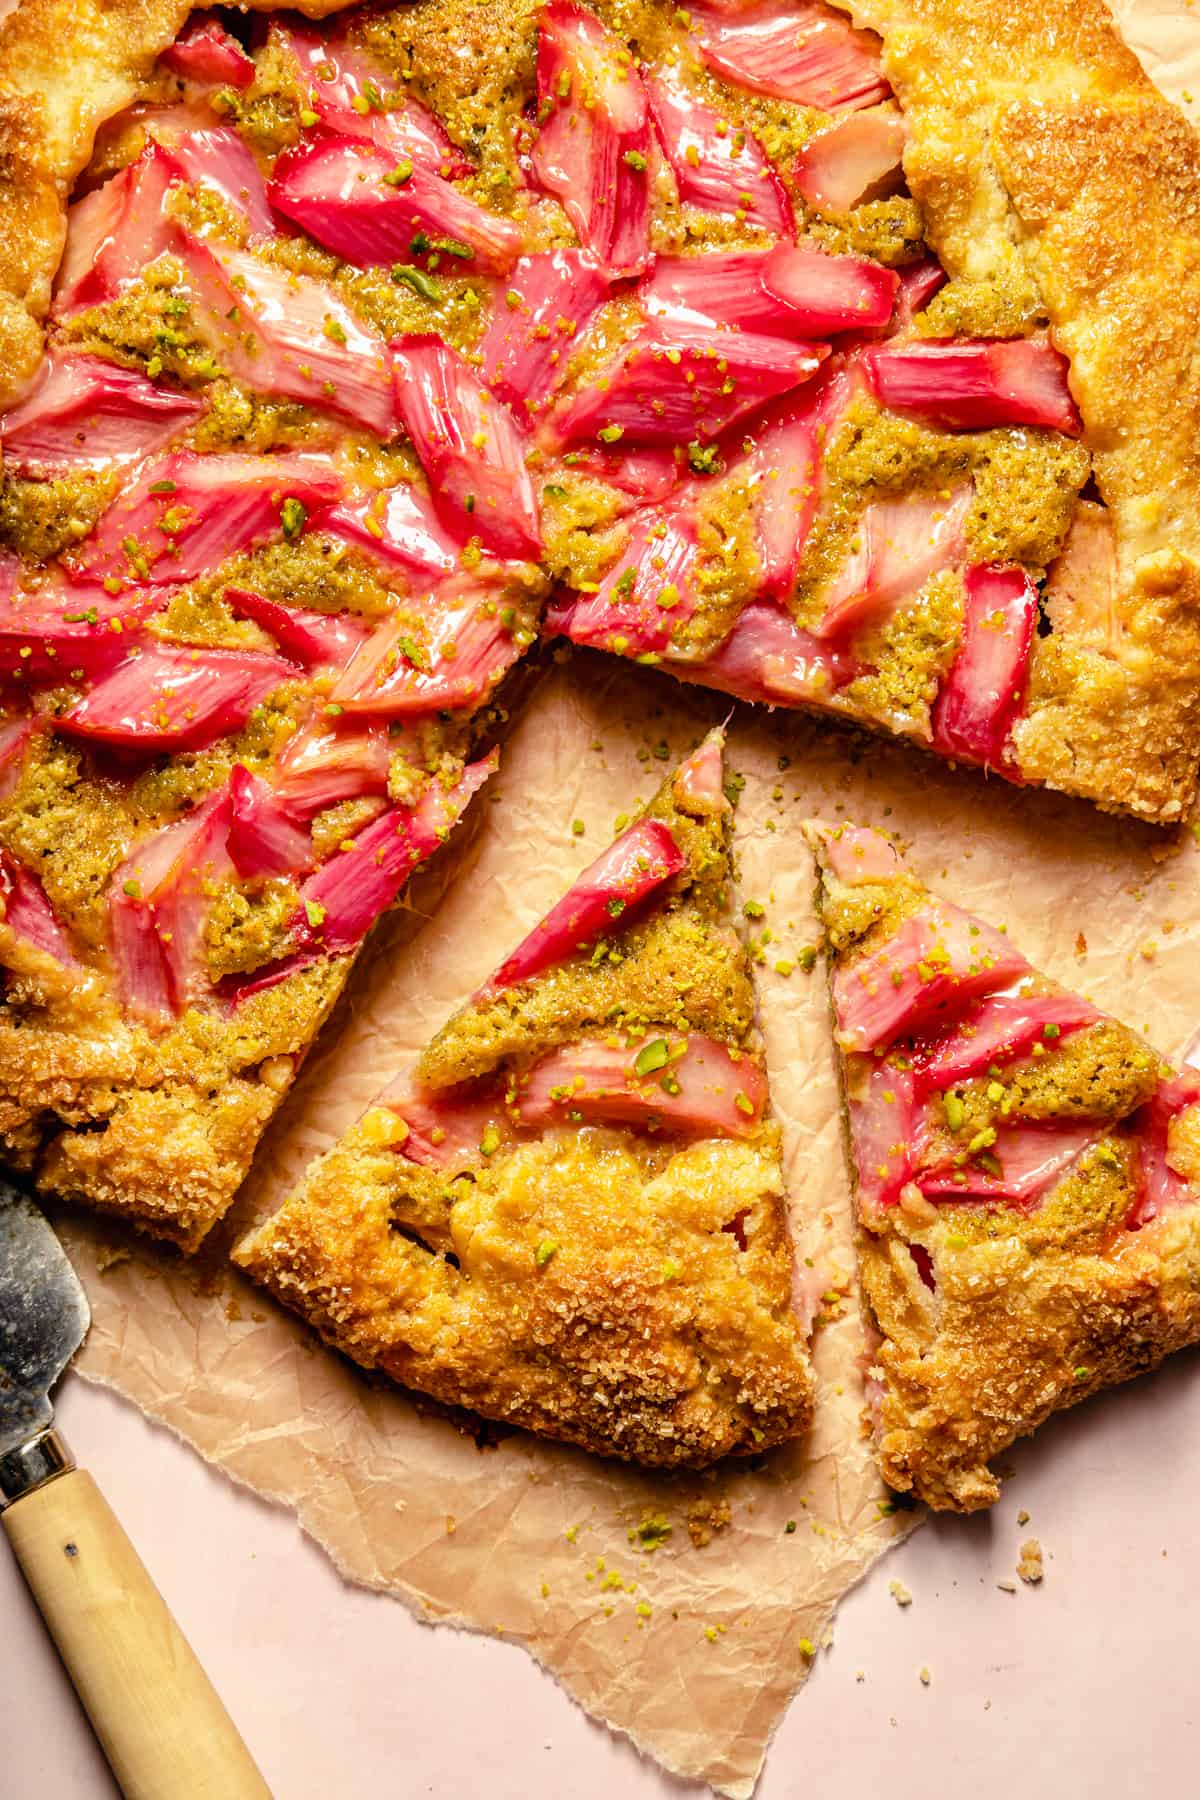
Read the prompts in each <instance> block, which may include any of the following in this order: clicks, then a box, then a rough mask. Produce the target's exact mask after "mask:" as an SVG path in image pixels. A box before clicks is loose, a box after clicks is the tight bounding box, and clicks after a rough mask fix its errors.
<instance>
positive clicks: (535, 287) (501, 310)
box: [479, 250, 609, 418]
mask: <svg viewBox="0 0 1200 1800" xmlns="http://www.w3.org/2000/svg"><path fill="white" fill-rule="evenodd" d="M608 289H609V281H608V277H607V276H606V275H605V274H604V272H603V270H602V268H601V266H600V263H599V262H598V261H597V259H596V258H595V257H594V256H593V255H592V254H591V252H590V251H587V250H539V251H537V252H536V253H535V254H534V255H533V256H522V257H520V258H519V259H518V261H517V262H516V263H514V264H513V267H512V270H511V271H510V273H509V274H508V276H507V277H506V279H505V282H504V285H503V287H501V288H498V289H497V292H496V298H495V301H494V303H493V306H492V316H491V320H490V322H489V325H488V329H487V331H486V332H485V334H484V338H483V342H482V343H481V344H480V346H479V354H480V357H481V362H480V365H479V366H480V372H481V374H482V376H483V379H484V380H485V381H486V383H487V385H488V386H489V387H490V388H491V390H492V392H493V393H495V394H498V395H499V397H500V399H501V400H506V401H508V402H509V404H510V405H512V406H513V407H515V408H516V411H517V417H518V418H523V417H524V416H525V412H526V409H528V411H529V412H531V413H533V412H536V411H537V410H538V408H539V407H540V406H541V405H542V404H543V402H544V401H545V400H547V399H548V398H549V396H550V395H551V394H552V393H553V392H554V390H555V388H556V387H558V385H559V383H560V382H561V381H562V378H563V376H564V374H565V373H566V367H567V362H568V360H569V358H570V356H571V352H572V348H573V346H574V345H575V343H576V341H577V340H578V338H579V336H580V335H581V333H582V332H583V331H584V330H585V329H586V328H587V326H588V324H589V322H590V321H591V318H592V315H593V313H594V312H595V311H596V308H597V307H598V306H599V305H600V303H601V301H602V300H604V299H605V298H606V297H607V294H608Z"/></svg>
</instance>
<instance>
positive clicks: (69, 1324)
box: [0, 1181, 92, 1500]
mask: <svg viewBox="0 0 1200 1800" xmlns="http://www.w3.org/2000/svg"><path fill="white" fill-rule="evenodd" d="M91 1322H92V1315H91V1310H90V1308H89V1307H88V1303H87V1296H86V1294H85V1293H84V1291H83V1288H82V1287H81V1286H80V1283H79V1277H78V1276H77V1275H76V1273H75V1271H74V1269H73V1268H72V1267H71V1264H70V1262H69V1261H68V1260H67V1256H66V1252H65V1251H64V1250H63V1247H62V1245H61V1244H60V1243H59V1241H58V1239H57V1237H56V1236H55V1234H54V1232H53V1231H52V1230H51V1229H50V1226H49V1225H48V1224H47V1222H46V1219H45V1217H44V1215H43V1214H42V1212H41V1211H40V1209H39V1208H38V1207H36V1206H35V1205H34V1203H33V1201H32V1200H30V1199H29V1198H28V1196H27V1195H25V1194H22V1193H19V1192H18V1191H17V1189H16V1188H14V1187H10V1186H9V1184H8V1183H7V1182H4V1181H0V1495H3V1496H4V1497H5V1498H6V1499H9V1500H15V1499H17V1498H18V1496H19V1494H20V1493H24V1492H27V1491H28V1488H29V1485H30V1478H31V1477H32V1476H33V1475H34V1473H35V1469H36V1465H37V1463H38V1462H39V1461H42V1460H48V1459H46V1458H45V1457H44V1456H43V1457H39V1455H38V1450H37V1446H38V1443H39V1440H40V1439H41V1438H42V1436H43V1434H44V1433H45V1432H46V1431H47V1430H48V1429H49V1428H50V1426H51V1425H52V1422H53V1418H54V1409H53V1407H52V1406H51V1404H50V1390H51V1388H52V1387H53V1386H54V1384H55V1382H56V1381H57V1380H58V1378H59V1376H60V1375H61V1374H62V1372H63V1370H64V1369H65V1368H66V1366H67V1364H68V1363H69V1362H70V1360H71V1358H72V1357H73V1356H74V1354H75V1352H76V1350H78V1348H79V1346H80V1344H82V1342H83V1340H84V1338H85V1337H86V1335H87V1329H88V1326H89V1325H90V1324H91ZM34 1485H36V1483H34Z"/></svg>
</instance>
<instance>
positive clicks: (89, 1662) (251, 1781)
mask: <svg viewBox="0 0 1200 1800" xmlns="http://www.w3.org/2000/svg"><path fill="white" fill-rule="evenodd" d="M0 1519H2V1520H3V1523H4V1529H5V1531H6V1532H7V1533H8V1536H9V1539H10V1541H11V1543H12V1547H13V1549H14V1550H15V1551H16V1554H17V1560H18V1561H19V1563H20V1565H21V1568H22V1570H23V1571H24V1574H25V1579H26V1581H28V1583H29V1586H30V1588H31V1589H32V1590H33V1595H34V1598H35V1599H36V1601H37V1603H38V1605H39V1607H40V1608H41V1610H42V1617H43V1618H44V1619H45V1621H46V1624H47V1625H48V1626H49V1628H50V1631H51V1634H52V1636H53V1638H54V1642H55V1643H56V1644H57V1645H58V1651H59V1655H60V1656H61V1657H62V1659H63V1662H64V1663H65V1664H66V1666H67V1671H68V1673H69V1674H70V1677H71V1680H72V1681H73V1682H74V1683H75V1686H76V1688H77V1690H78V1692H79V1698H80V1699H81V1700H82V1701H83V1704H84V1706H85V1707H86V1708H87V1714H88V1717H89V1718H90V1719H91V1721H92V1725H93V1727H94V1729H95V1732H96V1736H97V1737H98V1738H99V1739H100V1743H101V1745H102V1746H103V1749H104V1754H105V1755H106V1756H107V1758H108V1760H109V1763H110V1765H111V1767H112V1771H113V1774H114V1775H115V1776H116V1778H117V1781H118V1782H119V1783H120V1786H121V1791H122V1793H123V1794H124V1795H125V1797H126V1800H271V1790H270V1789H269V1788H268V1786H267V1784H266V1782H265V1781H264V1780H263V1778H262V1776H261V1775H260V1774H259V1772H258V1769H257V1768H256V1767H255V1765H254V1762H253V1760H252V1758H251V1756H250V1752H249V1751H248V1750H247V1748H246V1746H245V1744H244V1743H243V1742H242V1740H241V1738H240V1737H239V1736H238V1732H237V1728H236V1726H235V1725H234V1723H233V1721H232V1719H231V1718H230V1717H229V1714H228V1713H227V1712H226V1711H225V1708H224V1707H223V1706H222V1704H221V1701H220V1699H219V1698H218V1696H217V1693H216V1690H215V1688H214V1687H213V1685H212V1683H211V1682H210V1681H209V1679H208V1676H207V1675H206V1674H205V1673H204V1670H203V1669H202V1668H201V1667H200V1664H199V1663H198V1662H197V1661H196V1658H195V1655H194V1654H193V1652H192V1649H191V1646H190V1645H189V1644H188V1642H187V1639H186V1638H185V1637H184V1635H183V1633H182V1632H181V1631H180V1629H179V1627H178V1625H176V1623H175V1621H174V1619H173V1618H172V1617H171V1614H170V1613H169V1612H168V1610H167V1606H166V1603H165V1601H164V1600H163V1597H162V1595H161V1594H160V1593H159V1591H158V1589H157V1588H156V1587H155V1585H154V1583H153V1582H152V1581H151V1579H150V1577H149V1575H148V1574H147V1573H146V1570H145V1568H144V1567H143V1565H142V1561H141V1558H140V1557H139V1556H138V1553H137V1551H136V1550H135V1549H134V1547H133V1545H132V1544H131V1543H130V1541H129V1539H128V1538H127V1537H126V1535H125V1533H124V1531H123V1530H122V1529H121V1525H120V1523H119V1521H118V1519H117V1517H116V1515H115V1514H114V1513H113V1511H112V1509H111V1507H110V1506H109V1504H108V1502H107V1500H105V1498H104V1496H103V1494H102V1493H101V1492H100V1490H99V1488H98V1487H97V1486H96V1484H95V1482H94V1481H93V1480H92V1478H91V1476H90V1475H88V1474H86V1473H85V1472H84V1471H83V1470H82V1469H73V1470H72V1471H71V1472H70V1473H69V1474H66V1475H59V1476H58V1477H56V1479H55V1480H53V1481H48V1482H47V1483H46V1484H45V1486H43V1487H39V1488H35V1489H34V1490H33V1492H32V1493H29V1494H26V1495H25V1496H24V1497H23V1498H22V1499H20V1500H17V1501H15V1502H14V1503H13V1504H12V1505H11V1506H10V1507H8V1509H7V1510H6V1511H5V1512H4V1513H2V1514H0Z"/></svg>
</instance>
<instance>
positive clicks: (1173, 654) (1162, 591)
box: [853, 0, 1200, 822]
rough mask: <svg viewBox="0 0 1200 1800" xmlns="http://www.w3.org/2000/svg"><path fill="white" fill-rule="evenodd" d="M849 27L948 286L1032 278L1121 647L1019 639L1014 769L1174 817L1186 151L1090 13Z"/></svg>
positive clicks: (1193, 709) (950, 8) (1027, 0)
mask: <svg viewBox="0 0 1200 1800" xmlns="http://www.w3.org/2000/svg"><path fill="white" fill-rule="evenodd" d="M853 11H854V14H855V18H856V20H857V21H858V22H859V23H862V24H867V25H870V26H872V27H873V28H874V29H875V30H876V31H878V32H879V33H880V34H881V36H882V37H883V40H884V65H885V68H886V70H887V73H888V76H889V79H890V80H891V82H892V84H893V86H894V87H895V89H896V92H897V95H898V97H899V99H900V102H901V105H902V107H903V109H904V112H905V115H906V118H907V120H908V124H909V130H910V139H909V145H908V148H907V150H906V153H905V169H906V172H907V175H908V180H909V185H910V187H911V189H912V192H913V194H914V195H915V197H916V198H917V199H918V200H919V201H920V203H921V206H922V209H923V212H924V216H925V228H926V235H927V237H928V239H929V242H930V243H931V244H932V245H933V247H934V248H935V249H936V250H937V252H938V254H939V256H940V257H941V259H942V261H943V262H944V263H945V265H946V267H947V268H948V270H949V271H950V273H951V274H953V275H963V276H966V277H968V278H969V279H972V280H986V279H988V278H989V277H990V276H994V275H996V274H1001V273H1004V272H1006V271H1010V270H1013V269H1016V270H1017V271H1019V272H1020V271H1024V272H1027V273H1028V274H1031V275H1032V276H1033V278H1034V280H1035V282H1036V284H1037V287H1038V289H1039V290H1040V293H1041V296H1042V299H1043V301H1044V303H1045V306H1046V309H1047V311H1048V314H1049V317H1050V322H1051V332H1052V336H1053V337H1054V338H1055V340H1056V342H1057V343H1058V345H1059V347H1060V348H1061V349H1062V350H1064V351H1065V352H1066V353H1067V355H1068V356H1069V357H1070V359H1071V387H1072V390H1073V392H1074V394H1075V397H1076V400H1077V402H1078V404H1079V407H1080V411H1081V413H1082V415H1083V419H1084V423H1085V426H1086V441H1087V443H1088V446H1089V448H1090V449H1091V451H1092V453H1093V458H1094V473H1095V479H1096V484H1097V486H1098V488H1099V490H1100V493H1101V495H1102V497H1103V499H1104V501H1105V503H1106V505H1107V506H1108V507H1109V509H1110V512H1111V514H1112V517H1113V520H1114V524H1115V527H1116V548H1117V556H1118V564H1119V581H1118V594H1117V604H1118V612H1119V617H1120V621H1121V624H1122V625H1123V627H1124V631H1123V634H1122V636H1121V638H1120V641H1119V644H1118V646H1117V647H1116V648H1115V649H1114V648H1112V647H1107V648H1106V649H1104V650H1100V649H1077V650H1074V651H1072V652H1071V653H1069V654H1068V655H1067V656H1066V657H1064V656H1062V655H1060V653H1059V651H1058V647H1057V646H1056V645H1055V643H1054V639H1053V637H1051V638H1050V639H1046V640H1042V641H1041V642H1040V643H1039V645H1038V648H1037V650H1036V652H1035V658H1034V666H1033V671H1032V681H1031V689H1030V700H1029V706H1028V712H1027V716H1026V717H1025V718H1024V720H1023V721H1022V722H1021V723H1020V724H1019V725H1018V727H1017V729H1016V732H1015V734H1014V741H1015V746H1016V751H1017V756H1018V760H1019V763H1020V767H1021V770H1022V772H1023V773H1024V774H1025V775H1026V776H1027V777H1028V778H1029V779H1030V780H1035V781H1039V782H1044V783H1046V784H1047V785H1049V786H1051V787H1055V788H1059V789H1061V790H1063V791H1064V792H1067V793H1081V794H1085V795H1087V796H1089V797H1090V798H1096V797H1097V795H1103V796H1105V798H1102V799H1101V804H1111V805H1114V806H1117V807H1119V808H1123V809H1128V810H1130V811H1132V812H1136V813H1139V814H1140V815H1141V816H1143V817H1145V818H1150V819H1155V820H1158V821H1161V822H1170V821H1171V820H1173V819H1178V818H1180V817H1181V816H1182V815H1183V814H1184V812H1185V811H1186V809H1187V807H1188V805H1189V804H1190V801H1191V798H1192V794H1193V791H1194V786H1195V777H1196V764H1197V760H1198V758H1200V372H1198V370H1197V367H1196V358H1195V341H1196V331H1197V320H1198V319H1200V144H1198V141H1197V138H1196V134H1195V133H1194V132H1193V130H1192V129H1191V127H1190V126H1189V125H1188V124H1187V122H1186V121H1185V120H1184V119H1183V118H1182V116H1181V115H1180V114H1179V113H1178V112H1177V111H1176V109H1175V108H1174V107H1172V106H1171V105H1169V104H1168V102H1167V101H1166V100H1164V99H1163V97H1162V96H1161V95H1160V94H1159V92H1158V90H1157V89H1156V88H1155V87H1154V85H1153V83H1152V82H1151V81H1150V80H1149V79H1148V77H1147V76H1146V75H1145V74H1144V73H1143V71H1142V69H1141V67H1140V65H1139V63H1138V62H1137V59H1136V57H1134V55H1133V53H1132V52H1131V51H1130V50H1129V49H1128V48H1127V47H1126V45H1125V44H1124V43H1123V42H1122V40H1121V38H1120V36H1119V34H1118V33H1117V31H1116V28H1115V27H1114V25H1113V23H1112V21H1111V19H1110V17H1109V15H1108V13H1107V11H1106V10H1105V8H1104V7H1103V6H1102V5H1101V4H1100V0H1054V4H1051V5H1043V4H1040V0H1013V4H1011V5H1006V6H1003V7H1000V8H997V7H995V6H993V5H991V4H989V0H865V3H864V4H861V5H856V6H855V7H854V8H853ZM1114 659H1115V660H1116V661H1117V662H1119V665H1120V666H1119V670H1118V669H1116V668H1114ZM1118 673H1119V675H1120V677H1121V678H1120V679H1116V676H1117V675H1118Z"/></svg>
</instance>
